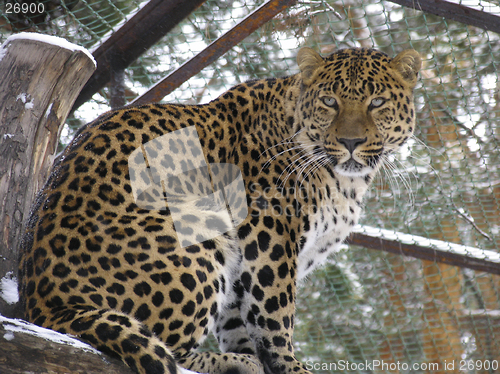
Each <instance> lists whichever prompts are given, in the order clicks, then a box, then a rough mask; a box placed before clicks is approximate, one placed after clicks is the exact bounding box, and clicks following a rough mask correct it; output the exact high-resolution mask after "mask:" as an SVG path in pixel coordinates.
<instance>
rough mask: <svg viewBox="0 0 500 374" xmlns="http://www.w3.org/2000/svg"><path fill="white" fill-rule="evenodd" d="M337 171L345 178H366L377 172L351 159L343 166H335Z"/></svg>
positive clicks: (342, 164)
mask: <svg viewBox="0 0 500 374" xmlns="http://www.w3.org/2000/svg"><path fill="white" fill-rule="evenodd" d="M335 171H336V172H337V173H338V174H340V175H343V176H345V177H360V178H364V177H366V176H367V175H368V174H371V173H373V172H375V171H376V170H375V169H374V168H373V167H372V166H368V165H363V164H361V163H359V162H358V161H356V160H355V159H354V158H352V157H351V158H350V159H349V160H347V161H345V162H343V163H341V164H337V165H336V166H335Z"/></svg>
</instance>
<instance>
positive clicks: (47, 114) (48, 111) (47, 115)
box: [45, 103, 54, 118]
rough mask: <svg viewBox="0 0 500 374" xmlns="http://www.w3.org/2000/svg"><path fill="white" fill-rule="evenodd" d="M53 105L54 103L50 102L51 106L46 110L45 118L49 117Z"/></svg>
mask: <svg viewBox="0 0 500 374" xmlns="http://www.w3.org/2000/svg"><path fill="white" fill-rule="evenodd" d="M52 105H54V103H50V105H49V107H48V108H47V110H46V111H45V118H48V117H49V114H50V111H51V110H52Z"/></svg>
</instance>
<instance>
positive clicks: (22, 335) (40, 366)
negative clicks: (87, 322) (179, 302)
mask: <svg viewBox="0 0 500 374" xmlns="http://www.w3.org/2000/svg"><path fill="white" fill-rule="evenodd" d="M0 347H1V349H0V373H2V374H7V373H8V374H17V373H19V374H21V373H82V374H83V373H86V374H102V373H106V374H132V371H131V370H130V369H129V368H128V367H127V366H126V365H125V364H123V363H122V362H121V361H119V360H115V359H110V358H109V357H105V356H104V355H102V354H101V353H100V352H99V351H97V350H95V349H94V348H92V347H91V346H90V345H88V344H85V343H83V342H81V341H80V340H77V339H74V338H71V337H69V336H67V335H63V334H60V333H58V332H55V331H52V330H47V329H44V328H41V327H38V326H36V325H33V324H30V323H27V322H25V321H21V320H18V319H9V318H5V317H3V316H1V315H0Z"/></svg>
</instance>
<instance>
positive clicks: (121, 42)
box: [71, 0, 206, 111]
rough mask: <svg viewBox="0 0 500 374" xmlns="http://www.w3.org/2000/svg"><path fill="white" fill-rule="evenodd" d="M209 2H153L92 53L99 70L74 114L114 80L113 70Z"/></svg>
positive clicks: (161, 0)
mask: <svg viewBox="0 0 500 374" xmlns="http://www.w3.org/2000/svg"><path fill="white" fill-rule="evenodd" d="M205 1H206V0H151V1H149V3H147V4H146V5H145V6H144V7H143V8H142V9H141V10H139V11H138V12H137V13H136V14H135V15H134V16H133V17H131V18H130V19H129V20H128V21H127V22H125V23H124V24H123V26H121V27H120V28H119V29H118V30H116V31H115V32H114V33H113V34H111V36H110V37H109V38H108V39H106V40H105V41H104V42H103V43H102V44H101V45H100V46H99V47H98V48H97V49H96V50H95V51H94V52H93V53H92V55H93V56H94V58H95V60H96V61H97V70H96V71H95V73H94V74H93V75H92V77H91V78H90V79H89V81H88V82H87V84H86V85H85V86H84V88H83V90H82V91H81V92H80V95H79V96H78V98H77V99H76V101H75V104H74V105H73V108H72V109H71V111H74V110H76V109H77V108H78V107H79V106H80V105H82V104H83V103H85V102H86V101H88V100H90V98H91V97H92V96H93V95H94V94H95V93H96V92H97V91H99V90H100V89H102V88H103V87H104V86H105V85H106V84H107V83H108V82H109V81H110V79H111V70H114V71H119V70H123V69H125V68H126V67H127V66H129V65H130V64H131V63H132V62H134V61H135V60H136V59H137V58H138V57H139V56H141V55H142V54H143V53H144V52H146V51H147V50H148V49H149V48H151V47H152V46H153V45H154V44H156V43H157V42H158V41H159V40H160V39H161V38H162V37H163V36H164V35H166V34H167V33H168V32H169V31H170V30H172V28H174V26H176V25H177V24H179V22H181V21H182V20H183V19H184V18H186V17H187V16H188V15H189V14H191V13H192V12H193V11H194V10H195V9H196V8H198V7H199V6H200V5H201V4H203V3H204V2H205Z"/></svg>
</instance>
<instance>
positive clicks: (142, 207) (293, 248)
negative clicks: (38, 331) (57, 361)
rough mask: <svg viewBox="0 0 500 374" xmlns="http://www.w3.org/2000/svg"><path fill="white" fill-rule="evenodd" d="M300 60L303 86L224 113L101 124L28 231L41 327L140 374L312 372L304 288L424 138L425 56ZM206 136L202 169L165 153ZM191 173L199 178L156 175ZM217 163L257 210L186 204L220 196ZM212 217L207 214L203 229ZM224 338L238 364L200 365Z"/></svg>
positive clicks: (172, 109) (248, 92) (86, 130)
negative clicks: (387, 171) (184, 133)
mask: <svg viewBox="0 0 500 374" xmlns="http://www.w3.org/2000/svg"><path fill="white" fill-rule="evenodd" d="M297 60H298V65H299V67H300V70H301V71H300V73H299V74H297V75H293V76H290V77H285V78H279V79H265V80H257V81H251V82H247V83H244V84H240V85H237V86H235V87H234V88H232V89H230V90H229V91H227V92H226V93H224V94H223V95H222V96H220V97H219V98H218V99H216V100H214V101H212V102H210V103H209V104H206V105H198V106H186V105H170V104H168V105H163V104H149V105H143V106H137V107H132V106H131V107H126V108H123V109H120V110H115V111H112V112H109V113H107V114H105V115H103V116H101V117H99V118H98V119H97V120H95V121H94V122H92V123H90V124H88V125H86V126H84V127H83V128H82V129H81V130H80V131H79V132H78V133H77V135H76V136H75V138H74V140H73V141H72V142H71V143H70V144H69V145H68V147H67V148H66V149H65V150H64V152H63V153H62V154H61V155H60V156H59V157H58V159H57V160H56V162H55V164H54V166H53V169H52V172H51V175H50V178H49V179H48V181H47V183H46V185H45V187H44V188H43V190H42V191H41V193H40V194H39V196H38V197H37V199H36V203H35V204H34V207H33V210H32V213H31V215H30V217H29V219H28V220H27V229H26V233H25V234H24V237H23V241H22V258H21V263H20V274H21V279H22V282H21V294H22V296H23V300H24V305H25V311H26V318H27V319H28V320H30V321H32V322H34V323H36V324H38V325H40V326H45V327H48V328H51V329H54V330H57V331H60V332H63V333H68V334H72V335H76V336H79V337H80V338H82V339H84V340H86V341H88V342H89V343H90V344H92V345H93V346H95V347H96V348H97V349H99V350H101V351H102V352H105V353H107V354H109V355H111V356H115V357H118V358H120V359H122V360H123V361H124V362H125V363H127V364H128V365H129V366H130V367H131V368H132V369H133V370H134V371H135V372H137V373H147V374H153V373H154V374H156V373H169V374H176V373H181V372H186V371H185V370H184V369H181V368H185V369H188V370H191V371H195V372H199V373H212V374H215V373H245V374H253V373H255V374H257V373H258V374H262V373H266V374H285V373H287V374H291V373H301V374H306V373H308V371H307V370H306V369H305V366H304V365H303V364H301V363H300V362H298V361H297V360H296V359H295V356H294V350H293V345H292V334H293V326H294V312H295V300H296V284H297V280H298V279H300V278H302V277H304V276H306V275H307V274H308V273H309V272H311V271H312V270H313V269H314V268H315V267H316V266H318V265H319V264H321V263H322V262H323V261H324V260H325V258H326V257H327V256H328V255H329V254H330V253H332V252H333V251H335V249H336V248H337V247H338V246H339V245H340V243H341V242H342V241H343V240H344V239H345V237H346V236H347V235H348V233H349V231H350V229H351V228H352V226H354V225H355V224H356V222H357V220H358V217H359V215H360V212H361V208H362V199H363V195H364V193H365V191H366V189H367V188H368V185H369V183H370V182H371V180H372V179H373V177H374V175H375V174H376V172H377V170H378V169H379V168H380V166H381V164H382V162H383V160H384V158H385V157H386V156H387V155H388V154H389V153H390V152H393V151H394V150H395V149H397V148H398V147H399V146H401V144H403V143H404V142H405V141H406V140H407V139H408V138H409V137H410V136H411V135H412V133H413V130H414V127H415V113H414V106H413V96H412V90H413V88H414V86H415V83H416V80H417V72H418V70H419V69H420V58H419V56H418V54H417V53H416V52H415V51H413V50H408V51H404V52H402V53H401V54H399V55H398V56H397V57H396V58H394V59H391V58H389V57H388V56H386V55H385V54H383V53H381V52H378V51H375V50H371V49H355V48H353V49H345V50H340V51H337V52H335V53H334V54H332V55H331V56H329V57H326V58H322V57H321V56H319V55H318V54H317V53H316V52H314V51H313V50H311V49H308V48H305V49H302V50H301V51H300V52H299V54H298V58H297ZM192 126H195V128H194V129H195V130H196V133H197V134H198V136H199V139H200V144H201V147H202V153H203V155H202V158H201V161H202V162H198V161H196V160H200V155H199V154H197V152H198V151H197V148H196V147H193V146H192V145H190V143H189V142H188V141H186V142H185V143H183V144H176V143H175V142H168V144H167V146H165V145H163V146H152V145H154V144H156V143H155V141H156V140H159V139H160V138H161V137H162V136H164V135H165V134H169V133H171V132H173V131H177V130H180V129H188V128H192ZM149 146H151V148H148V147H149ZM137 150H139V151H137ZM134 152H136V153H134ZM146 154H147V155H148V157H149V158H148V165H147V166H148V168H149V169H148V170H149V172H148V173H150V174H148V173H141V172H139V173H136V172H135V171H133V170H132V168H130V165H131V164H130V162H131V159H132V160H133V162H137V163H138V164H139V165H140V162H142V160H143V159H141V157H143V156H144V155H146ZM131 155H132V156H133V157H131ZM134 160H135V161H134ZM169 160H170V161H172V160H173V161H175V162H173V163H172V162H170V161H169ZM176 163H177V164H179V165H181V164H182V165H186V168H185V169H184V173H185V178H184V179H183V180H177V179H175V178H173V179H172V178H170V179H168V180H166V179H165V178H164V177H163V176H162V175H161V173H162V171H161V170H159V169H158V168H157V166H155V165H160V164H161V165H163V166H162V167H164V168H166V169H168V168H169V167H170V168H172V169H173V167H172V165H174V164H176ZM214 164H229V165H236V166H238V168H239V170H241V175H242V179H243V182H244V187H245V191H246V193H245V194H246V201H244V200H245V196H244V198H243V202H246V204H243V205H242V204H241V201H240V205H239V206H247V207H248V208H247V210H244V209H242V210H241V211H237V212H236V217H235V216H234V215H233V216H232V217H229V218H228V216H224V214H223V212H224V211H225V208H226V205H225V203H224V201H222V203H221V204H219V205H217V204H215V205H217V206H216V209H214V206H213V204H212V206H208V205H206V203H205V202H204V201H203V199H201V200H200V199H191V200H190V199H189V198H186V196H188V195H189V194H186V191H189V193H190V194H191V196H203V195H207V194H208V193H209V192H210V191H211V185H210V184H209V185H208V186H207V185H203V184H202V183H199V180H200V178H201V174H203V173H204V172H203V170H205V172H206V173H209V174H210V173H211V174H210V175H211V177H212V178H214V177H215V180H216V179H217V175H220V171H217V170H219V168H218V167H215V166H213V165H214ZM211 165H212V166H211ZM204 167H205V169H204ZM216 169H217V170H216ZM218 173H219V174H218ZM158 178H164V180H163V181H160V182H161V183H160V182H159V179H158ZM155 180H156V182H155V183H156V184H154V183H153V181H155ZM213 181H214V179H212V182H213ZM139 182H140V183H142V184H143V185H144V186H143V188H142V187H141V188H142V189H140V190H139V192H137V190H134V188H133V187H134V186H133V184H134V183H139ZM221 182H222V181H221ZM224 182H225V183H226V182H228V181H224ZM148 183H149V184H148ZM214 184H215V182H214ZM226 184H227V183H226ZM151 186H152V187H151ZM149 187H151V188H149ZM209 187H210V188H209ZM148 188H149V189H148ZM193 191H194V192H193ZM212 192H213V190H212ZM245 194H244V195H245ZM165 197H166V203H165ZM158 199H159V200H158ZM183 199H184V200H183ZM178 200H182V204H184V205H182V207H183V208H182V209H178V208H176V207H178V205H175V204H174V203H175V202H177V201H178ZM158 201H160V205H155V204H156V203H157V202H158ZM148 204H149V205H148ZM162 204H163V205H162ZM200 206H201V209H205V210H206V214H205V213H204V214H202V215H195V214H192V212H193V211H194V209H195V208H199V207H200ZM242 212H244V214H243V213H242ZM233 213H234V212H233ZM174 214H177V217H181V218H180V219H178V218H176V219H175V220H174V219H173V216H174ZM238 215H239V216H238ZM238 217H239V218H240V221H238V222H239V223H238V225H237V227H236V228H231V223H232V222H235V218H238ZM176 220H177V221H176ZM175 225H177V226H175ZM216 229H220V230H221V231H220V232H221V234H220V235H218V236H216V237H211V236H210V234H211V233H212V231H213V230H215V231H216ZM176 230H177V232H176ZM181 232H182V233H183V234H186V235H187V238H190V239H189V240H188V241H187V242H182V243H180V242H179V239H178V235H177V234H179V233H181ZM207 235H208V236H207ZM200 238H202V239H203V238H209V239H206V240H201V242H196V240H198V239H200ZM209 332H212V333H213V334H214V335H215V337H216V338H217V340H218V342H219V345H220V348H221V350H222V352H224V353H220V354H219V353H208V352H206V353H198V352H197V351H196V348H197V347H198V345H199V344H200V343H201V342H202V341H203V339H204V338H205V336H206V335H207V334H208V333H209ZM183 370H184V371H183Z"/></svg>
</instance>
